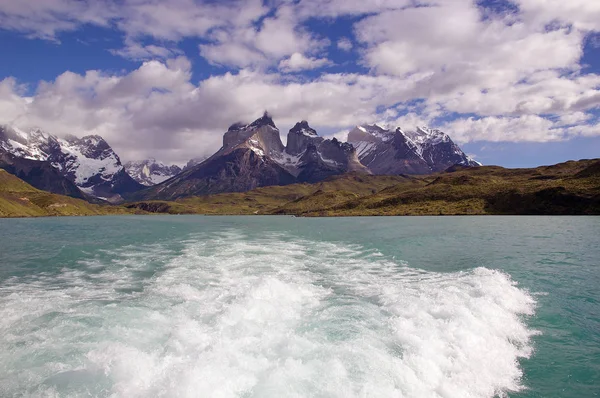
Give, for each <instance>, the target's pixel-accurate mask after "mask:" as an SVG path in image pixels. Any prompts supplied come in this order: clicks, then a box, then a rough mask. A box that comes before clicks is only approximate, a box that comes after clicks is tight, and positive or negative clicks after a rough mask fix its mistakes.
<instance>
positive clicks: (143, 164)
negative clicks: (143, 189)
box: [124, 158, 181, 186]
mask: <svg viewBox="0 0 600 398" xmlns="http://www.w3.org/2000/svg"><path fill="white" fill-rule="evenodd" d="M124 167H125V170H126V171H127V174H129V175H130V176H131V177H132V178H133V179H134V180H136V181H137V182H139V183H140V184H142V185H145V186H152V185H156V184H159V183H161V182H163V181H165V180H168V179H169V178H171V177H173V176H175V175H177V174H179V173H181V167H179V166H177V165H172V166H167V165H165V164H163V163H161V162H157V161H156V159H152V158H151V159H146V160H139V161H134V162H127V163H125V164H124Z"/></svg>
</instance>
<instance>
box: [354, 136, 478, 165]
mask: <svg viewBox="0 0 600 398" xmlns="http://www.w3.org/2000/svg"><path fill="white" fill-rule="evenodd" d="M348 142H350V143H351V144H352V145H354V147H356V149H357V154H358V157H359V159H360V162H361V163H362V164H364V165H365V166H366V167H368V168H369V170H371V171H372V172H373V173H374V174H429V173H433V172H437V171H442V170H445V169H447V168H448V167H450V166H452V165H455V164H460V165H464V166H479V165H480V164H479V163H477V162H475V161H473V160H472V159H470V158H469V157H468V156H467V155H465V154H464V152H463V151H462V150H461V149H460V148H459V147H458V146H457V145H456V144H455V143H454V142H453V141H452V140H451V139H450V137H449V136H448V135H446V134H444V133H443V132H441V131H439V130H430V129H427V128H417V130H416V131H413V132H404V131H403V130H402V129H400V128H397V129H396V130H395V131H390V130H385V129H383V128H382V127H380V126H377V125H364V126H357V127H356V128H354V129H353V130H352V131H350V132H349V133H348Z"/></svg>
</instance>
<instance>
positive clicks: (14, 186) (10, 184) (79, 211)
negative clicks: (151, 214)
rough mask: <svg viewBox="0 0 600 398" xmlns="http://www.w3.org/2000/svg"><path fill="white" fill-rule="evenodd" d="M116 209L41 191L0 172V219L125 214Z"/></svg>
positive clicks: (121, 208)
mask: <svg viewBox="0 0 600 398" xmlns="http://www.w3.org/2000/svg"><path fill="white" fill-rule="evenodd" d="M127 213H131V210H128V209H125V208H124V207H118V206H109V205H106V206H101V205H94V204H90V203H88V202H86V201H84V200H81V199H75V198H71V197H68V196H63V195H56V194H52V193H49V192H46V191H40V190H38V189H36V188H34V187H32V186H31V185H29V184H27V183H26V182H25V181H23V180H21V179H19V178H18V177H15V176H14V175H12V174H9V173H8V172H6V171H4V170H1V169H0V217H42V216H88V215H101V214H127Z"/></svg>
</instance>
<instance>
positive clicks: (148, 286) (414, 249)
mask: <svg viewBox="0 0 600 398" xmlns="http://www.w3.org/2000/svg"><path fill="white" fill-rule="evenodd" d="M485 219H486V218H444V219H439V218H438V219H436V218H426V219H415V218H411V219H402V218H394V219H387V220H383V219H344V220H338V219H327V220H304V219H295V218H287V217H271V218H268V217H255V218H247V217H227V218H216V217H215V218H213V217H155V218H154V217H147V218H141V217H120V218H119V217H107V218H72V219H59V220H52V219H44V220H4V221H0V227H1V228H2V243H0V247H1V248H2V250H3V253H5V255H3V257H2V260H1V262H0V281H1V285H0V335H1V336H2V337H1V339H0V396H2V397H5V396H6V397H10V396H32V397H33V396H35V397H37V396H48V397H84V396H93V397H96V396H98V397H109V396H110V397H209V396H213V397H494V396H503V395H507V394H508V395H523V396H527V395H528V394H531V396H538V395H536V394H538V393H539V394H541V395H540V396H548V395H545V393H544V391H552V390H544V389H545V388H546V387H547V386H544V385H541V386H539V390H538V391H536V390H535V387H536V380H532V378H531V376H528V374H527V366H526V365H527V364H528V363H529V362H531V361H535V360H536V357H537V354H538V353H537V351H538V350H537V348H538V347H537V346H538V345H539V341H537V340H540V341H541V339H543V338H544V337H545V336H546V334H547V332H546V331H545V330H544V325H543V324H540V323H539V322H537V323H538V324H537V325H536V322H535V319H536V317H537V316H539V311H540V309H541V308H540V305H541V304H542V303H541V302H542V301H543V300H544V298H545V297H546V296H550V295H553V294H554V292H553V291H552V289H551V288H550V287H549V288H548V289H541V290H533V289H532V288H538V289H539V286H535V284H534V285H531V284H530V286H522V285H521V283H519V281H518V280H516V278H515V277H514V276H511V273H510V267H502V266H499V265H502V264H501V261H500V260H501V259H499V258H493V254H490V253H487V254H485V251H486V248H485V247H484V246H485V244H484V243H485V242H487V245H488V246H490V247H494V249H493V251H492V253H498V248H497V247H495V246H494V245H502V246H506V245H507V241H506V239H507V237H506V236H505V237H504V240H502V241H499V240H498V236H497V235H496V236H495V238H496V241H494V239H491V237H488V238H485V239H483V240H482V238H481V236H482V235H485V233H486V232H485V231H486V230H487V228H488V227H489V226H488V225H486V224H485V223H483V222H482V220H485ZM487 219H488V220H490V218H487ZM511 220H512V222H513V223H514V222H517V219H515V218H507V219H505V221H504V222H506V223H510V222H511ZM539 220H541V219H539ZM582 220H585V219H582ZM587 220H590V219H587ZM592 220H593V221H592V223H591V226H590V225H588V226H587V228H592V229H593V228H596V230H597V229H598V227H599V226H598V224H597V221H598V219H592ZM492 221H493V222H495V223H498V222H502V220H501V219H494V220H492ZM538 222H541V221H538ZM575 222H576V221H575ZM507 228H509V227H508V226H507ZM537 231H538V232H537V233H539V229H538V230H537ZM495 233H496V234H497V233H498V232H497V230H496V232H495ZM542 233H543V234H547V233H548V231H545V232H544V231H542ZM526 236H527V237H528V239H531V236H530V235H529V234H527V235H526ZM465 237H467V239H465ZM468 237H471V239H468ZM540 239H542V238H540ZM508 240H509V241H511V242H512V243H514V244H521V249H522V250H523V252H524V253H527V252H529V253H530V255H533V254H531V252H532V251H533V252H535V251H536V250H537V247H536V248H534V249H533V250H531V244H529V245H527V244H526V245H525V246H526V247H525V248H523V247H522V246H523V242H522V241H520V242H519V241H518V240H515V241H514V242H513V240H512V239H508ZM548 243H549V242H544V245H547V244H548ZM517 247H519V246H517ZM528 248H529V249H528ZM548 248H550V246H548ZM505 249H506V250H508V249H510V248H509V247H505ZM513 249H514V248H513ZM572 249H573V248H571V250H572ZM516 252H517V256H521V254H518V249H517V250H516ZM460 253H462V254H460ZM510 253H511V255H512V254H513V253H515V250H512V251H511V252H510ZM505 254H506V253H505ZM489 255H491V256H492V258H486V257H488V256H489ZM505 257H506V256H505ZM438 261H443V262H444V263H443V264H441V263H440V264H437V262H438ZM497 261H498V262H497ZM521 261H522V266H523V267H525V268H527V267H530V266H531V264H530V263H531V258H529V259H528V258H524V257H522V258H521ZM509 262H510V261H507V262H505V264H504V265H507V264H506V263H509ZM436 264H437V265H436ZM565 267H566V266H565ZM507 268H508V269H507ZM585 272H589V270H587V271H585ZM597 272H598V267H597V266H596V268H595V269H594V271H593V272H592V273H590V275H593V277H595V278H596V280H597V279H598V274H597ZM516 274H519V275H523V274H527V272H526V271H524V270H523V269H522V270H521V272H516ZM523 279H524V280H528V278H527V277H524V278H523ZM566 283H569V282H566ZM580 293H581V291H580ZM592 294H593V293H592ZM596 298H597V297H596ZM596 298H593V297H587V298H586V299H587V300H588V304H589V303H590V301H589V300H590V299H591V300H592V301H593V300H595V299H596ZM592 305H593V308H592V307H587V310H588V311H592V314H591V315H592V316H593V315H594V312H593V311H596V312H595V316H596V318H595V322H596V323H595V325H598V318H597V316H598V312H597V310H598V302H597V301H593V303H592ZM583 308H586V307H583ZM582 311H583V310H582ZM579 315H581V316H584V317H585V316H587V315H588V314H579ZM588 318H589V317H588ZM592 320H593V317H592ZM589 326H592V325H591V324H590V325H589ZM556 332H558V334H560V333H563V332H564V331H557V330H554V331H551V332H550V333H551V334H552V335H551V336H547V337H550V338H556ZM593 333H595V335H593V336H591V338H592V339H595V341H596V342H597V341H598V333H599V330H598V329H596V330H595V331H593ZM536 341H537V342H536ZM565 343H566V341H565ZM559 345H560V344H559ZM561 349H562V350H563V351H564V352H565V355H566V354H569V355H571V356H572V355H573V354H574V352H573V351H569V349H568V347H562V348H561ZM599 351H600V350H599V349H598V347H597V346H596V353H598V352H599ZM590 354H593V353H590ZM565 360H566V358H565ZM579 360H582V361H583V360H585V358H580V359H579ZM545 365H547V366H551V364H550V363H548V364H545ZM587 366H588V369H590V370H591V371H589V372H588V375H587V377H588V379H586V380H585V381H584V383H583V385H582V388H583V390H581V392H585V391H589V392H593V391H594V389H593V388H594V383H598V379H597V377H598V374H599V372H598V370H599V367H598V362H596V363H595V364H594V363H593V362H592V363H589V364H588V365H587ZM594 366H595V367H594ZM535 372H536V370H535V366H534V369H533V373H532V375H535ZM571 373H572V372H571ZM584 376H585V375H584ZM571 377H572V376H571ZM590 377H591V379H590ZM594 378H595V379H594ZM557 382H558V381H554V383H557ZM597 385H598V384H596V386H597ZM562 387H563V388H564V386H562ZM556 388H559V389H560V388H561V386H559V385H557V386H556ZM598 391H600V390H598ZM556 392H557V393H556V395H553V396H567V395H565V394H564V391H563V392H561V391H560V390H556ZM573 396H582V395H581V394H579V395H573Z"/></svg>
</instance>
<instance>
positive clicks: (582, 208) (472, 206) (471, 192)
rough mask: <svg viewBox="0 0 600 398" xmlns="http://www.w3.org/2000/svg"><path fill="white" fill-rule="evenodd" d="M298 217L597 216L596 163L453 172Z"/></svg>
mask: <svg viewBox="0 0 600 398" xmlns="http://www.w3.org/2000/svg"><path fill="white" fill-rule="evenodd" d="M423 182H425V184H424V185H423V186H421V187H417V188H409V187H407V186H401V185H397V186H394V187H390V188H387V189H383V190H382V191H380V192H377V193H376V194H373V195H367V196H365V197H361V198H358V199H355V200H350V201H347V202H344V203H341V204H338V205H334V206H328V207H323V208H321V209H316V210H314V211H310V212H305V213H302V214H303V215H311V216H315V215H322V216H347V215H440V214H600V161H599V160H584V161H579V162H574V161H571V162H566V163H561V164H558V165H554V166H544V167H538V168H534V169H504V168H502V167H495V166H487V167H477V168H470V169H463V168H455V169H454V170H451V171H450V172H444V173H440V174H437V175H433V176H430V177H428V178H425V179H423Z"/></svg>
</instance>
